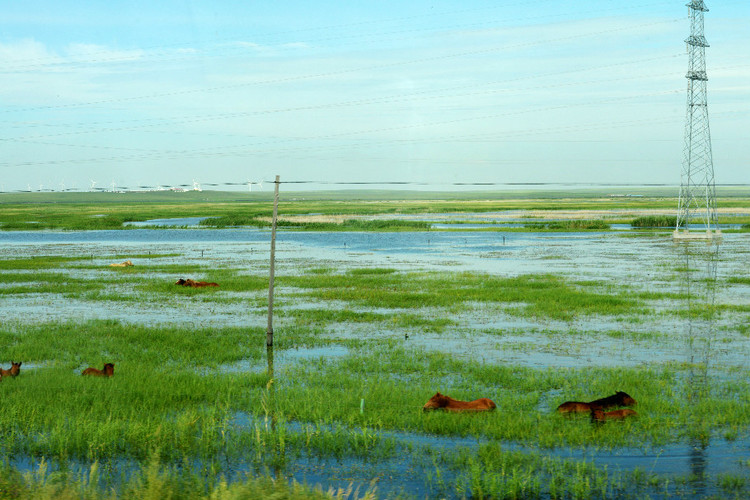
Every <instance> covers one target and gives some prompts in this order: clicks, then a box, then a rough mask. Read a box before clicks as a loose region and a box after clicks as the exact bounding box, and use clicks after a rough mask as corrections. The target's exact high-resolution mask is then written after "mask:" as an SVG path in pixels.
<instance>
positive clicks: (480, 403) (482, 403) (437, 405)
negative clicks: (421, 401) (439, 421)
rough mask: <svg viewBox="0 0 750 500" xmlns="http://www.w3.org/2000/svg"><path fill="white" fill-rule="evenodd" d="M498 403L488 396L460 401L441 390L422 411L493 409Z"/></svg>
mask: <svg viewBox="0 0 750 500" xmlns="http://www.w3.org/2000/svg"><path fill="white" fill-rule="evenodd" d="M495 408H497V405H496V404H495V403H494V402H493V401H492V400H491V399H487V398H481V399H475V400H474V401H459V400H457V399H453V398H451V397H448V396H446V395H444V394H440V393H439V392H437V393H435V395H434V396H432V397H431V398H430V400H429V401H427V403H425V405H424V406H423V407H422V411H428V410H445V411H453V412H459V411H492V410H494V409H495Z"/></svg>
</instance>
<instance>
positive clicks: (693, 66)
mask: <svg viewBox="0 0 750 500" xmlns="http://www.w3.org/2000/svg"><path fill="white" fill-rule="evenodd" d="M686 5H687V7H688V10H689V12H690V36H689V37H688V38H687V39H686V40H685V43H687V49H688V72H687V74H686V75H685V77H686V78H687V81H688V85H687V117H686V119H685V150H684V155H683V160H682V175H681V178H680V196H679V205H678V208H677V225H676V226H675V231H674V234H673V236H674V238H691V239H692V238H701V239H705V238H708V239H710V238H716V237H721V230H719V224H718V215H717V214H716V184H715V182H714V163H713V156H712V153H711V130H710V129H709V126H708V102H707V90H706V83H707V82H708V76H707V75H706V47H708V46H709V45H708V42H707V41H706V37H705V35H704V33H703V13H704V12H708V8H707V7H706V4H705V2H704V1H703V0H691V1H690V3H688V4H686ZM698 227H701V228H702V229H703V231H702V232H700V233H690V229H691V228H693V229H695V228H698Z"/></svg>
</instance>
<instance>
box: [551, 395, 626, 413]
mask: <svg viewBox="0 0 750 500" xmlns="http://www.w3.org/2000/svg"><path fill="white" fill-rule="evenodd" d="M637 404H638V403H637V402H636V400H635V399H633V398H632V397H630V396H629V395H628V394H626V393H624V392H622V391H617V392H616V393H614V394H613V395H611V396H607V397H606V398H600V399H595V400H594V401H589V402H588V403H583V402H581V401H566V402H564V403H563V404H561V405H560V406H558V407H557V411H558V412H559V413H586V412H589V411H591V409H592V408H593V407H599V408H601V409H603V410H604V409H607V408H613V407H615V406H635V405H637Z"/></svg>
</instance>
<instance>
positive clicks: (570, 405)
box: [557, 401, 591, 413]
mask: <svg viewBox="0 0 750 500" xmlns="http://www.w3.org/2000/svg"><path fill="white" fill-rule="evenodd" d="M557 411H558V412H559V413H585V412H589V411H591V404H589V403H584V402H582V401H566V402H564V403H563V404H561V405H560V406H558V407H557Z"/></svg>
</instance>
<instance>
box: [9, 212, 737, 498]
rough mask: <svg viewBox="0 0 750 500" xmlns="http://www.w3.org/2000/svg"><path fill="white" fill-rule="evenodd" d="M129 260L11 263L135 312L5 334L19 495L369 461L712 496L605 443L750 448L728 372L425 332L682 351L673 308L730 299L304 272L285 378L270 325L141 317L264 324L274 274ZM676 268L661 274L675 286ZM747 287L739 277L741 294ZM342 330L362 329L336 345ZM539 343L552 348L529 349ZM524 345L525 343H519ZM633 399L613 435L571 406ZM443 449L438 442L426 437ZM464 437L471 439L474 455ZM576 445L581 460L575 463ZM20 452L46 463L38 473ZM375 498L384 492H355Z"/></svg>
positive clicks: (55, 286)
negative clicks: (560, 357)
mask: <svg viewBox="0 0 750 500" xmlns="http://www.w3.org/2000/svg"><path fill="white" fill-rule="evenodd" d="M159 216H160V217H162V216H163V214H160V215H159ZM116 257H117V258H116V259H106V260H105V259H102V258H99V257H92V256H91V255H36V256H20V257H14V258H5V259H0V292H2V294H3V295H2V297H5V298H6V299H13V300H17V301H18V300H21V301H23V300H25V299H28V300H35V301H39V300H42V301H43V300H47V299H50V300H52V299H54V298H56V297H62V298H63V299H64V300H66V301H71V302H75V303H76V304H79V305H85V306H86V307H89V308H91V309H92V310H96V309H103V308H104V309H110V310H115V309H121V308H124V309H127V310H130V311H131V315H132V321H120V320H112V319H96V320H82V319H76V318H75V317H68V318H61V319H59V320H57V321H46V320H45V321H38V320H35V319H34V318H33V317H20V316H19V317H18V318H17V319H16V320H15V321H7V322H4V323H3V325H2V326H0V346H2V352H3V355H4V357H5V359H7V360H10V359H13V360H23V361H24V367H23V368H22V373H21V375H20V376H19V377H17V378H15V379H13V378H3V379H2V383H1V384H0V392H2V396H3V406H4V411H3V412H0V436H1V439H0V443H1V444H0V450H1V451H2V456H4V457H8V459H6V463H5V467H6V469H5V472H4V473H3V474H2V477H3V479H2V480H1V481H4V482H3V483H0V485H2V488H0V489H1V490H2V491H8V492H16V493H15V494H14V495H15V497H21V498H45V497H47V498H53V497H55V498H57V497H61V496H63V495H68V496H70V497H77V498H104V497H108V495H110V493H112V492H114V494H116V495H118V496H122V497H136V496H137V497H140V498H164V497H166V496H168V495H171V496H172V497H173V498H198V497H201V498H203V497H205V498H208V497H209V496H211V498H245V497H252V495H257V496H261V497H262V496H264V495H271V494H273V495H278V497H279V498H319V497H324V496H326V495H327V494H324V493H322V492H319V491H318V492H315V491H312V490H310V489H305V488H302V487H299V486H287V485H286V482H285V481H281V482H277V483H272V482H269V480H268V477H269V476H272V475H277V476H278V477H282V476H284V475H285V474H289V473H292V471H294V470H295V467H297V465H296V464H299V463H300V461H303V462H312V463H316V464H322V463H331V462H334V463H335V462H338V461H359V462H361V463H363V464H364V465H363V467H364V468H366V469H368V470H370V471H371V473H372V474H373V476H374V477H378V475H379V474H381V473H379V472H376V471H378V467H379V465H378V464H381V463H386V464H396V465H397V467H396V469H397V470H401V471H405V472H404V474H405V475H404V478H405V479H406V476H407V475H408V476H414V475H416V476H419V477H423V478H425V479H424V481H425V482H426V483H427V484H429V485H430V494H431V495H434V496H451V497H461V496H469V495H471V496H473V497H475V498H497V497H516V498H521V497H523V498H527V497H545V496H552V497H571V498H606V497H623V496H645V495H651V494H659V493H664V494H668V495H678V496H679V495H685V496H687V497H691V496H692V495H693V494H694V492H695V487H696V486H695V481H693V480H692V479H691V478H690V476H689V475H685V476H678V477H676V478H675V477H674V476H667V475H660V474H658V473H653V472H650V471H648V470H640V469H635V470H632V471H628V470H625V471H619V470H610V469H607V468H605V467H601V466H597V465H595V464H594V463H592V461H591V460H589V459H588V458H586V457H587V456H588V454H589V453H590V450H618V449H638V450H649V449H650V450H654V449H660V448H662V447H668V446H671V445H675V444H678V443H704V444H705V445H708V444H709V443H712V442H716V441H722V442H727V443H732V442H738V443H740V444H741V446H744V443H745V442H746V441H743V439H746V438H745V437H746V436H747V433H748V430H750V377H748V375H750V372H748V369H747V367H727V369H726V370H722V369H721V368H719V367H716V368H715V369H718V370H720V373H719V376H714V377H706V376H701V373H704V372H703V370H704V368H705V367H702V366H701V365H700V364H695V365H693V364H682V363H659V362H655V363H650V364H647V365H645V366H644V365H637V366H596V367H591V366H589V367H585V366H582V367H580V368H560V367H553V366H548V367H544V368H535V367H530V366H522V365H518V364H513V363H502V362H501V363H496V362H484V361H480V362H478V361H477V360H472V359H465V358H463V357H458V356H454V355H452V354H451V352H450V349H447V350H446V349H426V348H424V347H415V346H413V345H412V342H414V341H415V340H418V339H419V338H420V337H422V336H429V335H432V336H435V338H436V341H437V342H438V343H440V342H441V339H444V340H445V341H448V340H449V339H452V338H453V334H454V333H455V332H456V331H461V332H464V333H465V334H466V335H470V336H471V335H479V334H482V335H485V336H488V337H490V338H492V337H497V338H499V339H502V338H503V337H505V336H508V335H513V334H515V333H518V332H512V331H507V330H499V331H495V330H492V329H490V328H483V327H481V326H479V327H467V326H466V325H465V324H464V323H465V321H464V320H465V318H468V317H472V316H476V315H477V314H483V315H502V316H504V317H508V318H520V319H524V320H531V321H534V322H539V323H542V324H550V325H552V326H550V327H549V329H548V331H546V332H544V333H543V336H546V337H548V338H549V339H550V344H554V345H556V346H557V347H556V348H557V349H562V350H563V351H564V350H565V349H572V348H573V345H574V344H575V342H577V341H579V339H580V340H581V341H583V342H593V341H595V339H596V338H597V337H598V336H602V335H603V336H606V337H609V338H610V339H616V340H617V341H622V342H627V343H628V344H629V345H630V344H631V343H632V344H638V343H645V345H646V346H647V348H648V346H653V347H656V346H661V345H664V343H665V342H671V341H674V339H673V338H672V336H671V334H669V333H668V332H664V331H658V332H653V331H651V327H650V326H649V325H648V323H649V320H650V319H652V318H655V317H662V318H664V317H667V318H670V317H671V318H675V319H679V320H682V319H684V315H685V314H688V315H695V316H696V318H699V319H701V320H703V319H705V318H706V317H713V318H719V319H721V320H722V321H723V323H724V324H726V325H728V326H727V328H730V329H732V330H734V327H733V326H732V325H740V324H743V323H745V322H746V320H747V312H746V311H744V310H738V309H736V308H735V309H732V308H730V307H729V306H731V304H724V303H716V304H712V305H710V306H708V307H706V308H701V309H699V310H697V311H696V310H691V311H689V312H687V313H685V312H684V310H683V305H684V304H685V302H686V301H688V300H690V299H689V297H688V296H686V295H684V294H682V293H679V292H675V291H674V290H673V288H671V287H669V288H666V287H665V288H664V289H661V290H659V289H656V290H648V289H642V288H639V287H637V286H631V285H628V284H622V283H621V284H612V283H609V282H604V281H591V280H587V281H578V280H575V279H572V278H570V277H566V276H562V275H556V274H549V273H536V274H521V275H519V276H515V277H503V276H496V275H490V274H485V273H479V272H451V271H443V272H439V273H435V272H431V273H425V272H422V271H419V270H403V269H396V268H388V267H359V268H357V267H355V268H351V269H340V268H338V266H334V265H331V266H319V265H305V264H304V263H302V264H301V265H300V266H299V267H298V268H297V270H296V272H295V273H287V274H283V275H280V276H278V278H277V282H276V285H277V291H278V297H277V306H278V309H277V321H278V323H277V330H278V331H279V333H278V334H277V338H276V342H275V348H274V350H275V351H276V355H275V356H276V359H275V361H276V363H275V365H271V363H270V362H271V361H272V358H269V357H268V355H269V353H268V352H267V350H266V348H265V345H264V339H265V329H264V327H262V326H247V327H229V326H224V325H220V324H219V325H214V326H211V327H196V326H194V325H190V324H185V323H184V322H169V323H164V324H160V323H155V324H154V323H149V322H140V321H139V320H138V318H139V315H140V314H141V311H143V310H145V309H146V308H147V307H149V305H151V304H162V305H165V306H167V307H175V308H177V307H189V308H190V309H198V310H201V311H205V312H208V311H211V310H215V309H222V308H242V309H249V310H251V311H254V314H255V315H256V316H257V317H258V318H260V319H261V320H262V318H263V316H264V314H265V309H264V306H265V302H264V299H263V297H264V294H265V287H266V285H267V276H266V274H265V270H264V269H261V268H255V269H253V270H252V271H251V272H248V271H247V270H246V269H238V268H235V267H233V266H231V265H228V264H224V265H218V266H217V265H209V264H204V265H201V264H199V263H195V262H189V263H187V262H182V260H183V259H184V256H182V255H180V254H174V253H153V254H148V253H140V254H133V255H125V254H123V255H117V256H116ZM120 258H122V259H124V258H135V259H136V261H137V265H136V266H134V267H132V268H124V269H113V268H109V267H108V266H107V262H108V261H110V260H118V259H120ZM679 272H681V269H676V268H674V267H667V268H665V269H664V273H666V275H670V273H679ZM172 275H189V276H200V277H201V279H206V280H209V281H217V282H219V283H221V287H220V288H219V289H189V288H183V287H177V286H175V285H173V283H172V281H173V280H171V279H169V278H168V276H172ZM745 284H746V281H745V277H737V278H735V279H733V280H731V281H728V282H727V283H726V286H735V287H741V286H745ZM480 312H481V313H480ZM591 319H599V320H602V321H603V322H614V323H615V324H628V325H636V326H634V327H631V328H630V331H631V334H630V335H629V336H628V335H625V336H623V333H622V329H618V330H617V331H610V330H602V331H594V332H586V331H581V330H580V329H577V328H575V327H573V326H572V325H575V324H577V323H578V322H581V321H582V320H591ZM554 325H559V326H554ZM638 325H642V326H638ZM336 331H339V332H341V331H343V332H345V333H344V334H338V335H337V334H331V332H336ZM406 337H410V338H409V339H407V338H406ZM679 341H682V340H679ZM529 347H530V348H532V349H535V348H539V344H536V345H531V346H526V345H521V346H519V349H524V350H525V349H528V348H529ZM316 349H317V350H320V352H321V354H320V355H313V356H302V357H298V358H295V360H294V361H293V362H290V361H288V360H287V361H283V360H284V358H283V356H284V353H294V352H300V351H301V352H304V351H305V350H308V351H310V352H315V350H316ZM508 349H509V352H513V349H514V347H513V346H512V344H509V347H508ZM326 353H329V354H328V355H327V354H326ZM110 361H111V362H115V363H116V372H115V376H114V377H113V378H112V379H87V378H84V377H81V376H80V371H81V370H82V369H83V368H85V367H86V366H90V365H93V366H101V365H102V364H103V363H105V362H110ZM436 388H442V389H443V390H444V391H445V392H448V391H449V392H450V394H451V395H452V396H454V397H457V398H463V399H473V398H474V397H476V396H477V395H480V394H481V395H487V396H489V397H491V398H492V399H493V400H494V401H496V402H497V403H498V410H497V411H496V412H494V413H492V414H477V415H465V416H462V417H459V418H456V415H450V414H441V413H423V412H421V405H422V404H423V402H424V401H425V400H426V399H427V398H428V397H429V396H431V395H432V394H433V393H434V391H435V390H436ZM615 389H620V390H625V391H627V392H629V393H631V394H633V395H637V396H636V398H637V399H638V401H639V405H638V407H637V409H638V411H639V412H640V418H639V419H638V420H631V421H626V422H622V423H620V424H619V425H618V423H615V424H614V425H607V426H606V427H604V428H602V427H597V426H592V425H591V424H590V423H589V422H588V418H587V417H586V416H583V417H581V418H566V417H563V416H561V415H558V414H556V413H555V412H554V408H555V407H556V405H557V404H559V403H560V402H562V401H563V400H567V399H571V400H577V399H586V398H588V397H589V396H590V395H592V394H609V393H611V392H612V391H613V390H615ZM362 401H364V407H363V406H362ZM425 436H427V437H430V439H433V440H437V441H439V442H440V443H441V446H436V445H431V444H426V443H425V442H424V439H425V438H424V437H425ZM466 436H471V437H472V440H473V445H471V446H466V445H462V444H460V443H461V439H465V437H466ZM568 451H570V454H571V457H570V458H564V455H565V454H566V452H568ZM405 457H412V458H405ZM14 459H21V460H20V463H26V462H27V461H34V462H36V463H37V465H36V466H35V467H34V468H33V469H32V470H26V472H23V471H22V469H21V470H19V461H18V460H14ZM332 467H333V469H335V468H336V466H335V465H334V466H332ZM741 467H742V466H740V472H739V473H727V474H723V475H719V476H714V477H706V478H702V481H706V482H708V483H709V484H710V485H711V491H714V492H717V494H721V496H726V497H733V496H734V497H738V498H739V497H742V496H743V495H747V494H748V492H750V481H748V479H747V476H748V474H747V472H748V470H747V467H746V466H745V468H744V472H745V473H742V470H743V469H742V468H741ZM237 471H245V472H247V473H249V474H250V476H251V477H250V478H247V477H244V476H242V475H241V474H238V472H237ZM332 474H335V472H332ZM340 475H343V476H344V477H346V476H347V474H346V471H345V470H342V472H341V474H340ZM373 476H371V477H373ZM343 488H344V489H343V490H341V491H339V492H338V496H339V497H347V496H350V497H353V496H357V495H356V494H355V493H354V492H349V493H350V494H347V492H346V490H345V488H346V481H344V485H343ZM336 493H337V492H333V494H331V495H327V496H336ZM366 494H372V491H370V493H366V492H364V491H360V492H359V494H358V495H359V496H365V495H366ZM14 495H13V494H11V495H9V496H10V497H14Z"/></svg>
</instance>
